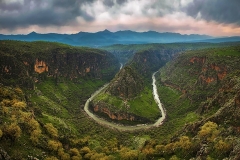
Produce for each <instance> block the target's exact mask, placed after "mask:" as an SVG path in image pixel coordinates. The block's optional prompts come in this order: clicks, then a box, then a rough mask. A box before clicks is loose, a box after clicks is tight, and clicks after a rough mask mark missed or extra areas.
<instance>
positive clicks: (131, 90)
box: [105, 66, 144, 99]
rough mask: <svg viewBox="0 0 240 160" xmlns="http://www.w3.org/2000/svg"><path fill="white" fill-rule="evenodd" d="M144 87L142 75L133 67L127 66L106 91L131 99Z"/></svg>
mask: <svg viewBox="0 0 240 160" xmlns="http://www.w3.org/2000/svg"><path fill="white" fill-rule="evenodd" d="M143 87H144V86H143V80H142V79H141V77H140V76H139V75H138V74H137V73H136V72H135V71H134V70H133V69H132V68H131V67H128V66H126V67H124V68H123V69H122V70H120V72H119V73H118V74H117V75H116V76H115V78H114V79H113V80H112V81H111V83H110V84H109V86H108V88H107V90H106V91H105V92H109V93H110V94H111V95H113V96H118V97H121V98H123V99H131V98H134V97H136V96H137V95H138V94H139V93H140V92H141V91H142V89H143Z"/></svg>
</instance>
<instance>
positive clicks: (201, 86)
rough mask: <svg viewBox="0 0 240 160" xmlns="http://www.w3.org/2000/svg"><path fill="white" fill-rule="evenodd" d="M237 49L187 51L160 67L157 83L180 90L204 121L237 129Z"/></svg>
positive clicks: (238, 49)
mask: <svg viewBox="0 0 240 160" xmlns="http://www.w3.org/2000/svg"><path fill="white" fill-rule="evenodd" d="M239 63H240V48H239V46H235V47H228V48H223V49H206V50H200V51H190V52H187V53H185V54H182V55H179V56H178V57H177V58H175V59H174V61H172V62H171V63H168V64H167V65H166V66H165V67H163V68H162V69H161V70H160V72H161V75H160V81H161V83H162V84H164V85H165V86H169V87H171V88H174V89H177V90H180V91H181V92H182V97H185V98H188V99H190V100H191V104H192V107H193V110H194V109H196V111H197V113H199V114H202V115H204V114H210V113H212V114H213V115H212V116H211V117H210V118H209V119H208V120H214V121H215V122H217V123H223V122H224V123H231V124H232V125H239V123H238V121H237V119H238V118H239V116H238V115H239V113H240V110H239V109H238V106H239V84H240V83H239V82H240V81H239V78H238V76H237V75H239V70H240V66H239Z"/></svg>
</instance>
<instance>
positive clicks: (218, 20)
mask: <svg viewBox="0 0 240 160" xmlns="http://www.w3.org/2000/svg"><path fill="white" fill-rule="evenodd" d="M239 6H240V0H0V34H28V33H30V32H32V31H35V32H37V33H66V34H73V33H78V32H80V31H84V32H98V31H102V30H105V29H108V30H110V31H112V32H116V31H119V30H133V31H138V32H144V31H149V30H153V31H158V32H175V33H181V34H206V35H211V36H218V37H219V36H240V8H239Z"/></svg>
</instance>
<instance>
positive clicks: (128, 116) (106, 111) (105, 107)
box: [90, 101, 151, 124]
mask: <svg viewBox="0 0 240 160" xmlns="http://www.w3.org/2000/svg"><path fill="white" fill-rule="evenodd" d="M125 107H126V109H125V110H118V109H115V111H113V110H112V109H110V108H114V106H111V105H110V104H108V103H105V102H103V101H99V102H97V103H91V104H90V109H91V111H92V112H94V113H96V114H98V115H99V116H101V117H104V118H105V119H107V120H111V121H115V122H118V123H119V122H120V123H122V122H123V123H124V122H125V123H126V122H127V121H128V123H129V122H130V123H136V124H139V123H149V122H151V121H150V120H149V119H147V118H144V117H141V116H138V115H136V114H134V113H130V112H128V109H129V107H130V106H125Z"/></svg>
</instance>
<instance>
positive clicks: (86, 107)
mask: <svg viewBox="0 0 240 160" xmlns="http://www.w3.org/2000/svg"><path fill="white" fill-rule="evenodd" d="M121 68H122V65H121ZM157 72H158V71H157ZM157 72H154V73H153V74H152V86H153V96H154V100H155V102H156V103H157V105H158V107H159V110H160V112H161V115H162V116H161V117H159V119H157V121H156V122H155V123H154V124H138V125H135V126H125V125H120V124H116V123H113V122H109V121H107V120H105V119H103V118H100V117H98V116H96V115H94V114H93V113H91V112H90V111H89V103H90V101H92V100H93V98H94V97H95V96H96V95H97V94H99V93H100V92H101V91H102V90H104V89H105V88H106V87H107V86H108V85H109V83H107V84H105V85H104V86H103V87H101V88H100V89H98V90H97V91H96V92H94V93H93V94H92V95H91V97H90V98H89V99H88V100H87V101H86V103H85V105H84V110H85V112H86V113H87V114H88V115H89V116H90V117H91V118H92V119H94V120H95V121H96V122H97V123H99V124H101V125H105V126H108V127H110V128H115V129H118V130H123V131H133V130H138V129H148V128H151V127H158V126H160V125H161V124H163V122H164V120H165V119H166V110H165V109H164V107H163V105H162V103H161V101H160V99H159V96H158V92H157V86H156V78H155V74H156V73H157Z"/></svg>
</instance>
